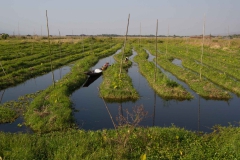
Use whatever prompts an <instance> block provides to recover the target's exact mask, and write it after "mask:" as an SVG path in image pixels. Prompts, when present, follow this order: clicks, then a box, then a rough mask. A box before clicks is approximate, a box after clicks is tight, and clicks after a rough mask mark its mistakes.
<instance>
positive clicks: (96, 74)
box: [84, 70, 102, 77]
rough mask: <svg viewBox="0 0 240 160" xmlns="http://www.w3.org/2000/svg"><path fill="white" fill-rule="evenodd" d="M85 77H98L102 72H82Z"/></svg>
mask: <svg viewBox="0 0 240 160" xmlns="http://www.w3.org/2000/svg"><path fill="white" fill-rule="evenodd" d="M84 73H85V74H86V75H89V76H93V77H94V76H99V75H102V70H101V72H94V70H93V71H88V72H84Z"/></svg>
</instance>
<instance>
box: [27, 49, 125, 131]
mask: <svg viewBox="0 0 240 160" xmlns="http://www.w3.org/2000/svg"><path fill="white" fill-rule="evenodd" d="M120 47H121V44H118V45H116V46H115V47H113V48H111V49H108V50H105V51H102V52H101V53H99V55H100V54H101V55H104V56H109V55H111V54H113V53H115V52H116V51H117V50H118V49H119V48H120ZM99 57H101V56H97V55H90V56H87V57H84V58H82V59H81V60H79V61H77V62H76V63H75V65H74V66H73V67H72V69H71V72H70V73H68V74H66V75H65V76H64V77H63V78H62V79H61V80H59V81H58V82H57V83H56V84H55V87H54V85H51V86H50V87H48V88H47V89H46V90H44V91H43V92H42V93H40V94H39V95H38V96H37V97H36V98H35V99H34V100H33V101H32V103H31V104H30V106H29V108H27V111H26V113H25V116H24V117H25V120H26V125H28V126H30V127H31V128H32V129H33V130H34V131H36V132H50V131H54V130H66V129H67V128H70V127H73V125H74V123H73V116H72V108H71V100H70V98H69V96H70V94H72V92H73V91H74V90H76V89H77V88H79V87H80V86H81V85H82V84H83V83H84V81H85V80H86V78H87V76H86V75H85V74H84V72H85V71H87V70H88V69H89V68H90V67H91V66H93V65H94V64H95V63H97V62H98V60H99Z"/></svg>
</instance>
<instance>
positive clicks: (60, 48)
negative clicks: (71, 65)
mask: <svg viewBox="0 0 240 160" xmlns="http://www.w3.org/2000/svg"><path fill="white" fill-rule="evenodd" d="M58 33H59V41H58V43H59V50H60V59H61V58H62V47H61V33H60V31H59V30H58Z"/></svg>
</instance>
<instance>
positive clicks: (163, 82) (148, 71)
mask: <svg viewBox="0 0 240 160" xmlns="http://www.w3.org/2000/svg"><path fill="white" fill-rule="evenodd" d="M134 49H135V50H136V51H137V53H138V55H136V56H135V57H134V61H136V62H137V63H138V66H139V70H140V72H141V74H143V76H144V77H145V78H146V79H147V81H148V82H149V84H150V85H151V86H152V87H153V89H154V90H155V91H156V92H157V93H158V94H159V95H160V96H161V97H163V98H164V99H178V100H185V99H191V98H192V97H193V96H192V95H191V94H190V93H188V92H187V91H186V90H185V89H184V88H183V87H182V86H180V85H179V84H178V83H176V82H174V81H172V80H170V79H169V78H168V77H166V75H164V74H163V73H162V72H161V71H160V69H157V76H156V82H154V71H155V64H154V63H153V62H149V61H148V60H147V58H148V54H147V53H146V51H145V50H143V49H142V48H139V47H138V46H137V45H135V48H134ZM160 59H161V58H160Z"/></svg>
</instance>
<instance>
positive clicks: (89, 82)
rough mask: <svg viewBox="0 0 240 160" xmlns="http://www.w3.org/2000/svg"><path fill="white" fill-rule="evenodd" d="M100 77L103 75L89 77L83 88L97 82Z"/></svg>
mask: <svg viewBox="0 0 240 160" xmlns="http://www.w3.org/2000/svg"><path fill="white" fill-rule="evenodd" d="M100 76H101V74H99V75H95V76H89V77H88V79H87V80H86V82H85V83H84V84H83V87H88V86H89V85H90V84H92V83H93V82H94V81H96V80H97V79H98V78H99V77H100Z"/></svg>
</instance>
